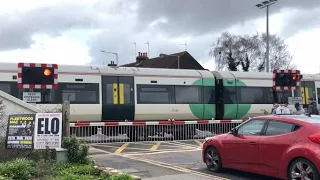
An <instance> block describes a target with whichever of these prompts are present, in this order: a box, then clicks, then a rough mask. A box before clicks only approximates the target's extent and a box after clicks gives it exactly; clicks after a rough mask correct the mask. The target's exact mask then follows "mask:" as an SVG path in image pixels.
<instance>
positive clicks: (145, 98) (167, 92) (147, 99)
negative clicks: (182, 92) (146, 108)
mask: <svg viewBox="0 0 320 180" xmlns="http://www.w3.org/2000/svg"><path fill="white" fill-rule="evenodd" d="M173 89H174V87H173V86H167V85H137V90H138V91H137V96H138V104H173V103H172V97H173V95H174V93H173Z"/></svg>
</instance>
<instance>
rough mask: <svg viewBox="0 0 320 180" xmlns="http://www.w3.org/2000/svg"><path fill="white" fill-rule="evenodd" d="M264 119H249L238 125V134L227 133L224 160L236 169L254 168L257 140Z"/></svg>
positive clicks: (256, 157) (256, 159) (257, 146)
mask: <svg viewBox="0 0 320 180" xmlns="http://www.w3.org/2000/svg"><path fill="white" fill-rule="evenodd" d="M266 122H267V121H266V120H250V121H248V122H247V123H245V124H243V125H242V126H240V127H238V134H237V135H236V136H234V135H233V134H229V135H228V136H227V137H226V139H225V141H224V147H225V155H226V160H227V162H228V164H229V165H230V166H232V167H233V168H236V169H246V170H254V169H255V167H256V165H257V163H258V152H259V151H258V150H259V140H260V135H261V132H262V129H263V128H264V125H265V124H266Z"/></svg>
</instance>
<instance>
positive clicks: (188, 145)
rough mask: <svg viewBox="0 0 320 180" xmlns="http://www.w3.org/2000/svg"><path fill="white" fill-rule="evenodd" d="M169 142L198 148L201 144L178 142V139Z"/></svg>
mask: <svg viewBox="0 0 320 180" xmlns="http://www.w3.org/2000/svg"><path fill="white" fill-rule="evenodd" d="M167 143H168V144H174V145H180V146H189V147H195V148H198V147H199V146H197V145H192V144H188V143H183V142H177V141H172V142H167Z"/></svg>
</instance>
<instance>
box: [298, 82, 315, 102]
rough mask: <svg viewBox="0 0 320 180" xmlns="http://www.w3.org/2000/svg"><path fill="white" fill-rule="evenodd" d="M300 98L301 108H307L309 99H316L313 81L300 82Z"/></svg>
mask: <svg viewBox="0 0 320 180" xmlns="http://www.w3.org/2000/svg"><path fill="white" fill-rule="evenodd" d="M301 96H302V104H303V107H304V108H306V107H308V104H309V103H310V102H309V100H308V99H309V98H313V99H316V97H317V96H316V89H315V83H314V81H301Z"/></svg>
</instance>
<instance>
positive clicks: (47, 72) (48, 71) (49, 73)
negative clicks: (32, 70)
mask: <svg viewBox="0 0 320 180" xmlns="http://www.w3.org/2000/svg"><path fill="white" fill-rule="evenodd" d="M43 74H44V75H45V76H50V75H51V71H50V69H45V70H44V71H43Z"/></svg>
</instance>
